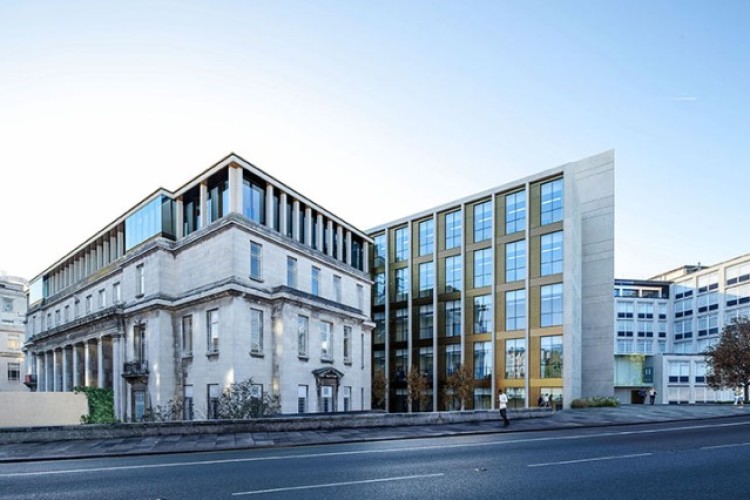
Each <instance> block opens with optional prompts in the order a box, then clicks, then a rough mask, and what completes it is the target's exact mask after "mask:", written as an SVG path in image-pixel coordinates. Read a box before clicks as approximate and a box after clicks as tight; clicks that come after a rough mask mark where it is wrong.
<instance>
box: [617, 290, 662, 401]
mask: <svg viewBox="0 0 750 500" xmlns="http://www.w3.org/2000/svg"><path fill="white" fill-rule="evenodd" d="M670 287H671V282H670V281H657V280H620V279H618V280H615V294H614V295H615V396H616V397H617V398H618V399H619V400H620V401H621V402H622V403H642V402H643V401H644V392H645V391H647V390H648V389H649V388H651V387H654V386H655V385H656V381H655V379H654V366H655V360H656V359H657V357H658V355H659V354H663V353H665V352H667V348H668V346H669V332H670V331H671V328H670V325H671V322H670V311H671V309H672V308H671V303H670ZM659 389H661V387H658V388H657V392H661V391H660V390H659ZM657 395H658V394H657Z"/></svg>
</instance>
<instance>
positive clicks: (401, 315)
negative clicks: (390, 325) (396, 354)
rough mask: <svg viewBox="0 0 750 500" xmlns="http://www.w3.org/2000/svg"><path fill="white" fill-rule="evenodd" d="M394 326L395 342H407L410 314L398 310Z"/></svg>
mask: <svg viewBox="0 0 750 500" xmlns="http://www.w3.org/2000/svg"><path fill="white" fill-rule="evenodd" d="M394 326H395V328H394V330H395V338H394V340H395V341H396V342H406V334H407V333H408V331H409V330H408V329H409V312H408V311H407V310H406V309H396V315H395V325H394Z"/></svg>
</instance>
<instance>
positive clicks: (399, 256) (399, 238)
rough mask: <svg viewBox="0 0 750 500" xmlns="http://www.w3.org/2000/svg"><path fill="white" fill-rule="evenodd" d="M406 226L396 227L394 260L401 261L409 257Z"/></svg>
mask: <svg viewBox="0 0 750 500" xmlns="http://www.w3.org/2000/svg"><path fill="white" fill-rule="evenodd" d="M407 229H408V228H405V227H401V228H399V229H396V232H395V233H396V255H395V262H401V261H404V260H406V259H408V258H409V233H408V232H407Z"/></svg>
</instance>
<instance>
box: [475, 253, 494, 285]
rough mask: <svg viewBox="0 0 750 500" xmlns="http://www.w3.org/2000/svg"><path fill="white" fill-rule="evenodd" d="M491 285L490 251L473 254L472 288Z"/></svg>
mask: <svg viewBox="0 0 750 500" xmlns="http://www.w3.org/2000/svg"><path fill="white" fill-rule="evenodd" d="M491 284H492V249H491V248H485V249H484V250H476V251H475V252H474V288H481V287H483V286H490V285H491Z"/></svg>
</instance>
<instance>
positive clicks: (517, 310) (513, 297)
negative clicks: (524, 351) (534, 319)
mask: <svg viewBox="0 0 750 500" xmlns="http://www.w3.org/2000/svg"><path fill="white" fill-rule="evenodd" d="M525 328H526V290H510V291H507V292H505V329H506V330H508V331H512V330H524V329H525Z"/></svg>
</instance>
